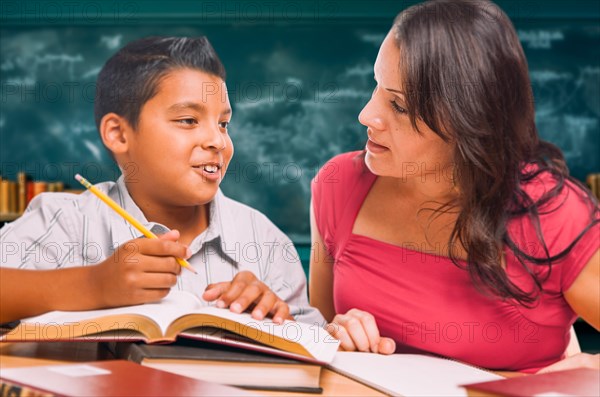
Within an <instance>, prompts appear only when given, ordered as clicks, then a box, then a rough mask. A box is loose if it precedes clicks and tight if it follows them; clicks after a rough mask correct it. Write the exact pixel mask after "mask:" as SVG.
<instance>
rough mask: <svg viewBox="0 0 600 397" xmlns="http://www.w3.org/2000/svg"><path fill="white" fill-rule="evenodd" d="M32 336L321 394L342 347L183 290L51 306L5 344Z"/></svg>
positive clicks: (207, 376) (317, 330) (157, 365)
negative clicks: (85, 307) (139, 301)
mask: <svg viewBox="0 0 600 397" xmlns="http://www.w3.org/2000/svg"><path fill="white" fill-rule="evenodd" d="M31 341H35V342H40V341H48V342H56V341H87V342H91V341H99V342H105V343H107V345H108V347H109V349H110V350H111V351H112V352H113V353H114V354H115V356H116V357H118V358H124V359H127V360H129V361H133V362H136V363H139V364H141V365H142V366H146V367H152V368H154V369H160V370H164V371H168V372H172V373H175V374H179V375H184V376H187V377H192V378H196V379H199V380H204V381H211V382H217V383H223V384H227V385H231V386H238V387H244V388H250V389H270V390H285V391H290V392H291V391H302V392H313V393H319V392H321V387H320V376H321V369H322V367H323V366H325V365H327V364H329V363H331V362H332V361H333V359H334V356H335V354H336V352H337V349H338V346H339V341H338V340H337V339H334V338H332V337H331V336H330V335H329V334H328V333H327V331H326V330H325V329H323V328H321V327H320V326H319V325H318V324H312V325H311V324H303V323H296V322H292V321H287V320H286V321H285V322H284V323H283V324H275V323H273V322H272V320H270V319H265V320H262V321H259V320H256V319H254V318H252V317H251V316H250V315H249V314H248V313H243V314H236V313H233V312H231V311H229V310H228V309H219V308H216V307H211V306H208V307H207V306H205V305H204V303H203V302H202V301H200V299H199V298H198V297H196V296H195V295H193V294H191V293H188V292H183V291H171V292H170V293H169V295H168V296H167V297H166V298H164V299H163V300H162V301H160V302H157V303H147V304H144V305H138V306H127V307H118V308H112V309H102V310H91V311H83V312H77V311H70V312H59V311H55V312H50V313H46V314H43V315H41V316H37V317H33V318H29V319H24V320H22V321H21V322H20V323H19V324H18V325H17V326H16V327H15V328H13V329H6V330H5V331H4V332H3V333H2V334H0V342H31ZM135 342H137V343H135ZM140 342H144V343H140ZM477 380H480V379H477ZM485 380H487V379H485Z"/></svg>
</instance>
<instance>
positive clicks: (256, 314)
mask: <svg viewBox="0 0 600 397" xmlns="http://www.w3.org/2000/svg"><path fill="white" fill-rule="evenodd" d="M252 314H254V317H258V318H259V319H262V318H263V317H264V316H265V315H264V314H263V312H262V310H260V309H255V310H254V311H253V312H252Z"/></svg>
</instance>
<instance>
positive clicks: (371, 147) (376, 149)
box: [366, 139, 390, 153]
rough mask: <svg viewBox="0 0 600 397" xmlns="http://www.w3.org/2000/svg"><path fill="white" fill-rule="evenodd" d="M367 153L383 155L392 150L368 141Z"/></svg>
mask: <svg viewBox="0 0 600 397" xmlns="http://www.w3.org/2000/svg"><path fill="white" fill-rule="evenodd" d="M366 149H367V152H371V153H383V152H385V151H388V150H390V149H388V148H387V147H385V146H381V145H379V144H377V143H375V142H373V141H372V140H370V139H368V140H367V147H366Z"/></svg>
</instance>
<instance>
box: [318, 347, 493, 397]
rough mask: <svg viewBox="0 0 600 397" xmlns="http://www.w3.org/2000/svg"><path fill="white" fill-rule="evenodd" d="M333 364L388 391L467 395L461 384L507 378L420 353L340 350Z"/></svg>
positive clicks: (332, 366) (350, 375)
mask: <svg viewBox="0 0 600 397" xmlns="http://www.w3.org/2000/svg"><path fill="white" fill-rule="evenodd" d="M329 367H330V368H331V369H333V370H334V371H336V372H339V373H341V374H343V375H346V376H348V377H350V378H353V379H356V380H358V381H360V382H362V383H365V384H366V385H369V386H371V387H373V388H375V389H378V390H381V391H383V392H384V393H388V394H392V395H404V396H466V395H467V392H466V390H465V389H464V388H462V387H460V386H459V385H462V384H467V383H476V382H486V381H490V380H497V379H503V378H502V377H501V376H499V375H496V374H493V373H491V372H487V371H484V370H481V369H478V368H475V367H471V366H469V365H466V364H462V363H459V362H457V361H452V360H447V359H443V358H438V357H433V356H426V355H419V354H392V355H389V356H384V355H381V354H375V353H361V352H338V353H337V354H336V356H335V358H334V360H333V362H332V363H331V364H330V365H329Z"/></svg>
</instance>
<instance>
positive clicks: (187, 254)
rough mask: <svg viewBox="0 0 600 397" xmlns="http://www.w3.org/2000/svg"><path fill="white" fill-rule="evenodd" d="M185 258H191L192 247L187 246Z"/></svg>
mask: <svg viewBox="0 0 600 397" xmlns="http://www.w3.org/2000/svg"><path fill="white" fill-rule="evenodd" d="M185 255H186V256H185V259H187V258H189V257H190V256H192V250H191V249H190V247H187V248H186V250H185Z"/></svg>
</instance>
